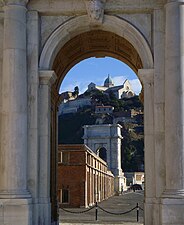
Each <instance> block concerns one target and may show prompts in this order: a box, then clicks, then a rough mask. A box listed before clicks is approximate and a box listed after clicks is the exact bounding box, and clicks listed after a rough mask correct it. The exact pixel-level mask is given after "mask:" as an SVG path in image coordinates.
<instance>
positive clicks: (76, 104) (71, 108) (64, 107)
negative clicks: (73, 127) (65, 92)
mask: <svg viewBox="0 0 184 225" xmlns="http://www.w3.org/2000/svg"><path fill="white" fill-rule="evenodd" d="M91 105H92V104H91V98H90V97H85V98H76V99H74V100H70V101H67V102H63V103H62V104H61V105H60V106H59V115H60V114H67V113H76V112H77V111H78V110H79V109H80V108H82V107H84V106H91Z"/></svg>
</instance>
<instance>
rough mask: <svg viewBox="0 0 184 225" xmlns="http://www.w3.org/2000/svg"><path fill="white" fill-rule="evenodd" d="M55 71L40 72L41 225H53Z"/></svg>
mask: <svg viewBox="0 0 184 225" xmlns="http://www.w3.org/2000/svg"><path fill="white" fill-rule="evenodd" d="M55 79H56V75H55V73H54V71H52V70H51V71H50V70H48V71H47V70H46V71H39V82H40V88H39V156H40V158H39V210H40V213H39V214H40V217H39V224H44V225H50V224H51V202H50V124H51V85H52V84H53V83H54V81H55Z"/></svg>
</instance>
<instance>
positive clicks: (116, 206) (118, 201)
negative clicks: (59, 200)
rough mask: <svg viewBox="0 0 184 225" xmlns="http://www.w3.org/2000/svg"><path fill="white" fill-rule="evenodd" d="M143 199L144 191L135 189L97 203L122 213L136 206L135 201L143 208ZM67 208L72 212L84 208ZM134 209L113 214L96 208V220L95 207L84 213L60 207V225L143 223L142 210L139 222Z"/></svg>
mask: <svg viewBox="0 0 184 225" xmlns="http://www.w3.org/2000/svg"><path fill="white" fill-rule="evenodd" d="M143 199H144V193H143V191H137V192H135V193H134V192H130V193H127V194H123V195H121V196H113V197H111V198H109V199H108V200H105V201H103V202H101V203H99V206H100V207H102V208H103V209H105V210H107V211H108V212H111V213H122V212H125V211H128V210H130V209H132V208H134V207H135V206H136V204H137V203H139V206H140V207H141V208H142V209H143ZM67 210H69V211H72V212H81V211H83V210H86V209H81V208H80V209H76V208H75V209H74V208H68V209H67ZM136 213H137V212H136V209H135V210H133V211H132V212H130V213H128V214H125V215H114V214H109V213H106V212H104V211H102V210H101V209H98V220H97V221H96V220H95V219H96V218H95V208H94V209H92V210H90V211H89V212H86V213H79V214H74V213H68V212H65V211H63V210H62V209H60V211H59V214H60V225H73V224H75V225H82V224H85V225H86V224H90V225H94V224H101V225H106V224H109V225H110V224H111V225H116V224H117V225H119V224H126V225H138V224H143V217H144V215H143V211H142V210H140V213H139V215H140V216H139V223H137V222H136V221H137V220H136Z"/></svg>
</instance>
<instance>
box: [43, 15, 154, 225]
mask: <svg viewBox="0 0 184 225" xmlns="http://www.w3.org/2000/svg"><path fill="white" fill-rule="evenodd" d="M91 56H96V57H104V56H112V57H114V58H117V59H120V60H121V61H123V62H125V63H127V64H128V65H129V66H130V67H131V68H132V69H133V70H134V71H135V72H136V73H137V74H138V77H139V78H140V80H141V82H142V83H143V85H144V89H145V93H146V96H145V105H146V107H145V120H146V121H153V114H152V112H151V111H152V110H153V91H152V90H153V58H152V53H151V50H150V48H149V45H148V43H147V42H146V40H145V39H144V37H143V36H142V35H141V34H140V32H139V31H138V30H136V29H135V28H134V27H133V26H132V25H131V24H129V23H128V22H126V21H124V20H122V19H119V18H117V17H114V16H105V21H104V23H103V24H101V25H100V26H98V27H93V26H91V25H90V23H89V20H88V17H87V16H81V17H78V18H75V19H73V20H71V21H69V22H67V23H66V24H63V25H62V26H61V27H59V28H58V29H57V30H56V31H55V32H54V33H53V34H52V35H51V36H50V38H49V39H48V41H47V42H46V44H45V46H44V48H43V50H42V54H41V57H40V64H39V66H40V73H41V74H44V73H45V74H50V78H51V77H53V72H54V74H55V75H54V76H55V79H56V81H55V83H54V84H53V85H52V94H51V95H52V100H51V101H52V107H51V202H52V216H53V219H54V220H56V219H57V218H56V217H57V213H56V212H57V204H56V202H57V200H56V186H57V184H56V182H57V181H56V162H57V140H56V127H57V119H56V118H57V105H58V103H59V95H58V90H59V86H60V83H61V82H62V79H63V78H64V76H65V75H66V73H67V72H68V70H69V69H70V68H72V66H74V65H75V64H76V63H77V62H80V61H81V60H83V59H85V58H88V57H91ZM43 76H44V75H43ZM50 78H49V79H50ZM49 79H48V80H49ZM48 90H49V89H48ZM148 99H149V101H147V100H148ZM150 109H151V111H150ZM46 110H48V109H46ZM146 124H149V122H148V123H146ZM151 124H153V123H152V122H151ZM146 132H148V133H149V132H151V133H153V126H150V124H149V126H148V127H146V126H145V133H146ZM145 137H147V136H146V135H145ZM145 143H148V142H145ZM150 143H151V141H150V140H149V145H150ZM152 143H153V141H152ZM146 147H148V146H145V148H146ZM149 149H151V150H150V151H153V153H154V146H149ZM153 153H152V154H153ZM149 157H150V152H149V150H146V154H145V158H146V160H147V161H151V159H149ZM150 166H151V167H152V170H151V171H154V162H153V163H152V164H149V167H150ZM145 170H147V169H146V168H145ZM147 174H148V177H149V178H148V180H147V187H149V189H148V190H147V191H146V193H147V198H149V201H150V199H152V196H151V195H152V194H153V193H154V190H152V189H153V187H152V186H151V182H152V180H153V179H154V172H151V173H150V170H147ZM151 205H152V202H151ZM145 209H146V211H148V218H149V217H150V215H151V214H153V213H152V212H151V210H153V208H150V204H149V208H148V207H145ZM146 220H147V219H145V221H146ZM148 220H149V219H148ZM147 224H149V223H147Z"/></svg>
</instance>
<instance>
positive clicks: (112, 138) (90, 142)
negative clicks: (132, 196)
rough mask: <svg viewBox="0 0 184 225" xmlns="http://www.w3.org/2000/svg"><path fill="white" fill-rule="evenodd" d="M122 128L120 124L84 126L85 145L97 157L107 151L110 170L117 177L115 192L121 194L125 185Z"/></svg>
mask: <svg viewBox="0 0 184 225" xmlns="http://www.w3.org/2000/svg"><path fill="white" fill-rule="evenodd" d="M121 128H122V127H121V126H120V125H119V124H101V125H85V126H84V136H83V139H84V144H85V145H87V146H88V147H89V148H90V149H92V150H93V151H94V152H95V153H96V154H97V155H99V150H100V149H101V148H104V149H105V150H106V162H107V166H108V169H109V170H110V171H112V173H113V174H114V176H115V192H116V194H120V193H121V190H122V187H124V186H125V184H124V175H123V172H122V169H121V139H122V138H123V137H122V136H121Z"/></svg>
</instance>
